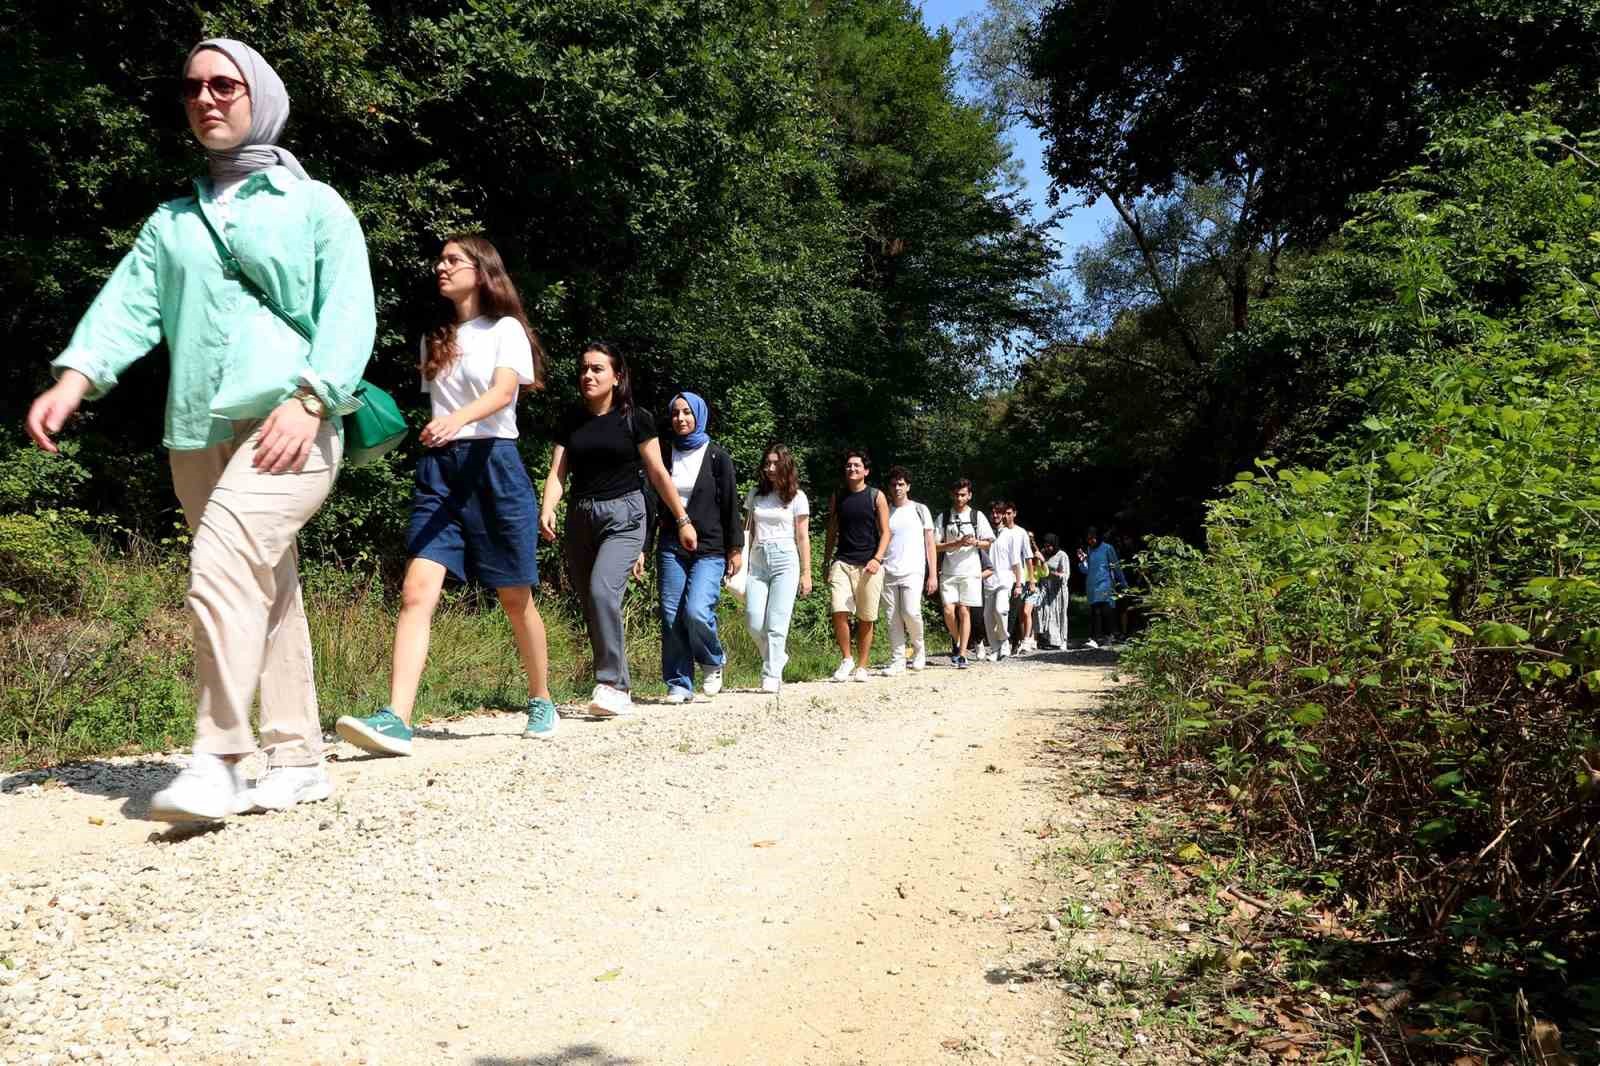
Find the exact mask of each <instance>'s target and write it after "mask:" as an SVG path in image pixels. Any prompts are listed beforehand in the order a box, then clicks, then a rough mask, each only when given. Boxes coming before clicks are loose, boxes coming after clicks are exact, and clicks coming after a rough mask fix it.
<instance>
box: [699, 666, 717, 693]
mask: <svg viewBox="0 0 1600 1066" xmlns="http://www.w3.org/2000/svg"><path fill="white" fill-rule="evenodd" d="M700 691H701V692H704V693H705V694H706V695H707V696H715V695H716V694H717V693H719V692H721V691H722V671H721V670H707V671H706V676H705V680H703V681H701V682H700Z"/></svg>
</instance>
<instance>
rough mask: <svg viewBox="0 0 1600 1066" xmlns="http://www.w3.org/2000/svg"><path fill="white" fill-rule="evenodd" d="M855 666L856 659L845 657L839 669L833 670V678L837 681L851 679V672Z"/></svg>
mask: <svg viewBox="0 0 1600 1066" xmlns="http://www.w3.org/2000/svg"><path fill="white" fill-rule="evenodd" d="M855 668H856V661H855V660H854V659H843V660H841V661H840V663H839V669H837V670H835V671H834V672H833V680H835V681H849V680H850V675H851V673H853V672H854V671H855Z"/></svg>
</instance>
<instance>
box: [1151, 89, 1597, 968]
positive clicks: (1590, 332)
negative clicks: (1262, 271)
mask: <svg viewBox="0 0 1600 1066" xmlns="http://www.w3.org/2000/svg"><path fill="white" fill-rule="evenodd" d="M1358 206H1359V215H1358V217H1357V218H1356V220H1355V221H1353V222H1352V223H1350V224H1349V225H1348V226H1347V227H1346V228H1345V231H1344V234H1343V237H1342V239H1341V241H1340V243H1339V244H1338V246H1336V247H1335V248H1333V249H1330V250H1329V251H1327V252H1326V253H1324V254H1322V255H1321V256H1319V257H1317V259H1316V260H1315V262H1313V263H1312V264H1310V265H1309V266H1308V268H1307V269H1306V270H1305V271H1304V272H1303V273H1302V274H1301V275H1300V277H1299V278H1298V279H1297V280H1295V281H1294V282H1292V283H1291V284H1290V285H1288V286H1287V287H1286V289H1285V291H1284V292H1283V293H1282V294H1281V295H1279V296H1278V297H1276V298H1274V299H1273V300H1272V301H1270V303H1269V304H1268V305H1267V306H1266V307H1264V309H1263V312H1262V314H1261V316H1260V320H1259V322H1258V324H1257V325H1256V326H1255V327H1253V328H1252V329H1251V330H1249V331H1247V332H1245V333H1243V334H1239V335H1237V336H1235V337H1234V338H1233V339H1232V340H1231V341H1230V344H1229V345H1228V346H1227V348H1226V350H1225V354H1224V356H1223V361H1224V362H1225V363H1226V362H1228V361H1230V360H1245V361H1249V360H1250V359H1251V358H1252V357H1254V356H1256V355H1259V354H1260V353H1261V352H1262V351H1270V352H1272V353H1274V356H1275V358H1277V359H1280V360H1283V361H1285V362H1287V363H1288V364H1290V365H1292V366H1293V368H1294V372H1293V373H1292V375H1290V376H1289V377H1288V378H1287V379H1286V382H1285V387H1287V388H1292V389H1314V390H1318V391H1319V392H1320V394H1321V396H1320V399H1321V402H1322V403H1323V404H1325V405H1327V406H1329V407H1338V406H1340V405H1349V404H1354V405H1358V406H1359V407H1360V408H1361V409H1363V410H1365V411H1366V412H1367V414H1366V415H1365V416H1364V417H1363V419H1362V421H1361V422H1360V423H1359V424H1358V425H1356V426H1354V427H1352V428H1351V429H1349V430H1347V431H1345V432H1343V433H1342V434H1339V435H1338V436H1336V437H1334V438H1333V439H1332V440H1331V441H1330V442H1329V447H1328V454H1327V458H1326V461H1325V462H1322V463H1320V464H1318V465H1316V466H1285V465H1279V464H1278V463H1277V462H1276V461H1275V460H1263V461H1260V462H1258V463H1257V464H1256V469H1255V470H1254V471H1253V472H1250V473H1243V474H1240V475H1239V476H1238V479H1237V480H1236V481H1235V482H1234V483H1233V485H1232V487H1231V490H1230V491H1229V492H1227V493H1226V494H1225V496H1224V498H1222V499H1220V500H1218V501H1216V502H1214V503H1213V504H1212V505H1211V506H1210V509H1209V513H1208V517H1207V521H1206V527H1205V534H1206V544H1205V550H1204V552H1200V551H1197V550H1196V549H1194V548H1192V547H1190V546H1188V545H1185V544H1182V543H1180V542H1176V541H1169V542H1166V543H1165V544H1164V545H1163V546H1161V547H1160V548H1159V550H1157V551H1155V552H1153V553H1152V554H1151V562H1152V565H1153V566H1154V568H1155V570H1156V574H1157V582H1156V588H1155V591H1154V593H1153V595H1152V602H1153V605H1154V606H1155V608H1156V610H1157V611H1158V613H1159V615H1160V620H1159V621H1158V622H1156V623H1155V624H1154V626H1153V627H1152V628H1151V630H1150V632H1149V634H1148V635H1147V637H1146V638H1145V639H1144V640H1143V642H1142V643H1141V645H1140V646H1139V647H1138V648H1137V650H1136V651H1134V652H1133V653H1132V654H1131V655H1130V656H1129V657H1128V659H1127V663H1128V665H1129V666H1130V667H1131V669H1132V671H1133V673H1134V675H1135V676H1136V677H1137V679H1138V681H1139V685H1138V686H1137V687H1136V688H1135V689H1133V690H1132V695H1131V698H1132V699H1133V700H1135V701H1136V703H1137V704H1138V706H1139V708H1140V710H1141V712H1142V714H1143V715H1144V717H1145V720H1146V721H1147V723H1148V724H1149V726H1150V728H1151V738H1152V740H1153V741H1155V740H1156V738H1160V739H1161V740H1164V742H1165V744H1166V745H1168V746H1169V750H1172V751H1175V752H1177V753H1182V754H1196V755H1205V756H1207V757H1208V758H1209V759H1210V760H1211V761H1212V763H1213V764H1214V766H1215V769H1216V773H1217V777H1218V780H1219V783H1220V784H1221V785H1222V786H1224V787H1225V788H1226V791H1227V794H1228V796H1230V797H1231V799H1232V801H1233V803H1234V804H1235V806H1236V808H1237V813H1238V816H1239V819H1240V823H1241V824H1242V825H1244V826H1246V827H1249V828H1250V829H1252V830H1253V831H1255V832H1258V833H1262V834H1265V835H1267V836H1270V837H1272V838H1273V839H1275V840H1277V841H1279V842H1280V843H1281V846H1282V847H1283V848H1284V849H1285V850H1286V851H1287V853H1288V854H1289V855H1291V856H1293V857H1295V858H1297V859H1299V860H1301V861H1302V862H1303V863H1304V864H1305V865H1306V866H1308V867H1319V868H1326V869H1331V870H1334V871H1337V874H1338V876H1339V877H1340V878H1341V880H1342V883H1343V887H1344V889H1345V890H1346V891H1347V892H1349V893H1352V894H1354V895H1355V896H1356V897H1357V898H1359V899H1363V900H1366V901H1368V902H1370V903H1372V904H1375V905H1380V906H1388V907H1392V908H1393V919H1394V921H1395V922H1396V923H1397V924H1398V925H1401V926H1406V927H1409V928H1411V929H1413V930H1416V929H1419V928H1420V929H1422V930H1425V931H1431V932H1432V933H1434V934H1440V933H1444V934H1449V935H1451V936H1453V937H1455V938H1456V939H1457V941H1458V942H1460V943H1462V944H1464V945H1465V944H1471V945H1474V947H1473V948H1469V950H1475V951H1476V952H1477V953H1478V955H1477V962H1478V963H1480V964H1482V965H1485V966H1494V965H1498V964H1499V963H1500V962H1502V961H1504V959H1503V958H1502V956H1500V955H1499V954H1498V952H1499V950H1500V949H1503V948H1506V947H1508V946H1510V947H1517V948H1519V949H1520V953H1517V954H1516V955H1515V958H1517V959H1518V960H1519V963H1518V964H1519V965H1535V966H1539V965H1542V966H1546V967H1549V968H1550V969H1551V970H1552V971H1553V972H1560V971H1561V970H1562V969H1563V968H1564V967H1565V966H1566V963H1565V962H1564V961H1563V960H1564V959H1566V958H1569V957H1570V956H1569V952H1573V951H1580V950H1582V949H1583V948H1584V947H1585V946H1586V945H1587V940H1588V938H1589V937H1591V936H1592V935H1593V934H1594V933H1595V932H1596V931H1597V928H1596V925H1595V914H1596V913H1597V912H1596V906H1597V905H1600V852H1597V851H1596V850H1595V849H1594V832H1593V826H1594V817H1595V810H1596V802H1597V797H1600V792H1597V788H1600V762H1597V758H1596V752H1597V750H1600V747H1597V736H1596V729H1595V709H1596V706H1597V696H1600V377H1597V375H1596V371H1597V369H1600V368H1597V365H1596V354H1595V353H1596V351H1597V343H1600V244H1597V243H1596V238H1595V235H1596V233H1600V173H1597V172H1596V169H1595V164H1594V163H1592V162H1589V161H1588V160H1587V159H1586V158H1585V155H1584V149H1582V148H1581V147H1580V146H1579V145H1577V144H1576V143H1575V142H1574V140H1573V139H1572V138H1571V137H1570V136H1569V135H1568V134H1567V133H1565V132H1564V131H1563V130H1560V129H1558V128H1555V127H1553V126H1550V125H1548V123H1547V122H1546V121H1545V120H1543V119H1540V118H1538V117H1535V116H1521V117H1510V116H1507V117H1503V118H1499V119H1495V120H1493V121H1492V122H1489V123H1488V124H1486V125H1483V126H1479V125H1476V124H1475V122H1474V121H1470V120H1469V121H1461V122H1458V123H1454V124H1444V125H1442V126H1441V128H1440V130H1439V131H1438V133H1437V134H1436V136H1435V138H1434V139H1433V141H1432V143H1431V145H1430V146H1429V148H1428V151H1427V156H1426V162H1425V163H1423V164H1422V165H1418V166H1416V167H1413V168H1411V169H1408V170H1407V171H1405V172H1404V173H1403V174H1401V175H1400V176H1398V177H1397V178H1396V179H1394V180H1393V181H1392V182H1390V183H1388V184H1387V185H1386V186H1385V187H1384V188H1383V190H1382V191H1381V192H1379V193H1376V194H1373V195H1371V196H1368V197H1365V198H1363V199H1362V200H1361V201H1360V202H1359V205H1358ZM1573 977H1574V979H1576V978H1577V977H1578V975H1577V974H1576V973H1574V974H1573ZM1592 991H1593V990H1592V989H1591V992H1592Z"/></svg>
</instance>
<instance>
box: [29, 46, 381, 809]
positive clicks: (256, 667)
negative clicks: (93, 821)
mask: <svg viewBox="0 0 1600 1066" xmlns="http://www.w3.org/2000/svg"><path fill="white" fill-rule="evenodd" d="M182 96H183V100H184V104H185V110H186V112H187V115H188V119H189V129H190V130H191V131H192V132H193V133H194V136H195V139H196V140H198V141H199V142H200V144H201V145H202V146H203V147H204V148H205V150H206V158H207V161H208V163H209V166H210V176H209V177H208V178H201V179H197V180H196V181H195V183H194V195H193V196H186V197H183V198H181V199H177V200H172V201H170V202H168V203H166V204H163V205H162V206H161V207H159V208H158V209H157V210H156V212H155V214H153V215H151V216H150V218H149V220H148V221H146V222H145V224H144V228H143V229H142V230H141V231H140V232H139V236H138V237H137V238H136V239H135V240H134V243H133V248H132V249H131V250H130V251H129V252H128V254H127V255H126V256H124V257H123V259H122V262H121V263H120V264H118V266H117V269H116V271H115V272H114V273H113V274H112V275H111V279H110V280H109V281H108V282H107V283H106V286H105V288H104V289H102V290H101V291H100V294H99V296H97V297H96V298H95V301H94V303H93V304H92V305H91V306H90V308H89V311H88V313H87V314H85V315H84V317H83V319H82V321H80V322H79V323H78V327H77V329H76V330H75V331H74V332H73V335H72V341H71V342H70V343H69V344H68V345H67V348H66V350H65V351H64V352H62V353H61V355H60V356H59V357H57V358H56V360H55V361H54V362H53V363H52V364H51V367H52V369H53V370H54V372H55V375H56V378H57V380H56V384H55V385H54V386H53V387H52V388H50V389H49V390H47V391H46V392H44V393H43V394H42V395H40V396H39V397H38V399H36V400H35V401H34V402H33V406H32V408H31V409H30V410H29V412H28V419H27V427H28V433H29V434H30V435H31V436H32V437H33V439H34V441H35V442H36V443H37V444H38V445H39V447H41V448H43V449H45V450H46V451H50V452H53V451H55V450H56V446H55V443H54V442H53V440H52V439H51V438H52V437H53V436H54V435H55V434H56V433H57V432H58V431H59V430H60V429H61V427H62V425H63V424H64V423H65V422H66V420H67V418H68V417H70V416H71V415H72V413H73V412H74V411H76V410H77V408H78V406H79V404H80V403H82V401H83V400H85V399H95V398H98V397H100V396H103V395H104V394H105V393H106V392H107V391H109V390H110V389H111V388H112V387H113V386H114V385H116V383H117V378H118V376H119V375H120V374H121V373H122V372H123V371H124V370H126V369H127V368H128V366H130V365H131V364H132V363H133V362H134V361H135V360H137V359H139V358H140V357H142V356H143V355H144V354H145V353H146V352H148V351H149V350H150V349H151V348H154V347H155V346H156V345H157V344H158V343H160V342H161V341H163V340H164V341H166V344H167V348H168V351H169V353H170V356H171V378H170V383H169V386H168V391H167V407H166V430H165V436H164V443H165V444H166V446H167V449H168V451H169V456H170V459H171V465H172V481H173V487H174V488H175V490H176V492H177V496H178V500H179V502H180V503H181V504H182V506H183V511H184V515H185V517H186V518H187V519H188V521H189V526H190V529H191V530H193V533H194V538H193V545H192V549H191V553H190V579H189V593H188V598H187V599H188V605H189V608H190V610H191V612H192V613H193V616H194V634H195V670H196V672H197V673H198V675H199V690H200V691H199V706H198V713H197V720H196V724H195V741H194V756H193V759H192V760H191V762H190V765H189V766H188V768H187V769H185V770H184V771H183V773H181V774H180V775H179V776H178V778H177V780H175V781H174V782H173V783H172V784H171V785H170V786H169V787H168V788H166V789H163V790H162V791H161V792H159V793H157V795H156V796H155V797H154V798H153V799H152V800H151V809H150V813H151V816H152V817H155V818H159V819H162V820H168V821H191V820H209V819H215V818H222V817H225V816H227V815H230V814H236V813H240V812H242V811H245V810H249V809H251V808H252V807H254V808H259V809H276V808H283V807H289V806H292V805H294V804H295V803H299V802H306V801H311V800H320V799H326V798H327V797H328V795H329V794H331V792H332V790H333V785H332V782H331V781H330V780H329V778H328V774H327V770H326V769H325V768H324V766H323V762H322V729H321V724H320V722H319V720H318V714H317V695H316V688H315V686H314V684H313V680H312V672H311V671H312V667H311V636H310V631H309V630H308V628H307V626H306V617H305V608H304V606H303V602H302V598H301V593H300V576H299V571H298V568H297V566H296V559H295V536H296V534H297V533H299V531H300V528H301V527H302V526H303V525H305V523H306V522H307V521H309V520H310V518H311V516H312V515H314V514H315V513H316V511H317V509H318V508H319V507H320V506H321V505H322V501H323V500H324V499H325V498H326V497H327V495H328V492H329V490H330V489H332V487H333V481H334V476H335V475H336V473H337V472H338V467H339V460H340V457H341V455H342V452H343V438H342V436H341V431H340V418H339V416H341V415H343V414H346V413H348V412H350V411H352V410H354V409H355V408H356V407H357V406H358V405H359V404H358V401H357V400H355V398H354V395H353V394H354V390H355V388H356V385H357V384H358V383H359V381H360V380H361V374H362V372H363V371H364V370H365V368H366V365H367V359H368V357H369V356H370V355H371V353H372V341H373V335H374V332H375V329H376V320H375V315H374V309H373V299H372V277H371V273H370V271H369V269H368V265H367V252H366V243H365V241H364V239H363V238H362V234H361V226H360V224H359V223H357V222H356V219H355V216H354V215H353V214H352V213H351V211H350V209H349V207H347V206H346V205H345V202H344V201H343V200H342V199H340V197H339V194H338V193H336V192H334V191H333V190H332V189H331V188H329V187H328V186H326V185H324V184H322V183H321V182H318V181H313V180H311V179H310V178H309V177H308V176H307V175H306V172H305V170H304V168H302V167H301V166H300V163H299V161H298V160H296V159H295V157H294V156H293V155H291V154H290V153H289V152H288V150H286V149H284V148H281V147H279V146H278V144H277V141H278V137H279V136H280V135H281V134H282V132H283V128H284V125H285V123H286V122H287V121H288V118H289V95H288V93H287V91H286V90H285V89H284V85H283V81H282V80H281V79H280V78H279V77H278V75H277V72H276V71H274V70H273V69H272V67H271V66H270V65H269V64H268V63H267V61H266V60H265V59H263V58H262V57H261V55H260V54H259V53H258V52H256V50H255V49H253V48H251V47H250V46H248V45H245V44H242V43H240V42H239V41H233V40H227V39H224V38H217V39H214V40H208V41H202V42H201V43H200V44H198V45H196V46H195V47H194V49H193V50H192V51H191V52H190V53H189V57H188V60H187V61H186V62H185V64H184V72H183V93H182ZM258 688H259V690H260V695H261V747H262V748H264V749H265V751H266V755H267V771H266V773H265V775H264V776H263V777H262V778H261V779H260V780H258V781H257V782H256V785H255V787H254V788H253V789H246V788H245V787H244V781H243V779H242V777H241V775H240V772H239V763H240V761H241V760H242V759H244V758H245V757H246V756H247V755H250V754H252V753H253V752H255V751H256V750H257V745H256V741H255V737H254V735H253V734H252V733H251V730H250V706H251V703H252V701H253V700H254V699H255V696H256V692H257V689H258Z"/></svg>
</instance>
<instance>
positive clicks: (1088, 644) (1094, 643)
mask: <svg viewBox="0 0 1600 1066" xmlns="http://www.w3.org/2000/svg"><path fill="white" fill-rule="evenodd" d="M1083 646H1084V647H1085V648H1093V649H1094V650H1095V651H1099V650H1100V642H1099V641H1098V640H1095V639H1094V638H1093V637H1090V638H1089V639H1088V640H1086V641H1084V642H1083Z"/></svg>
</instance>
